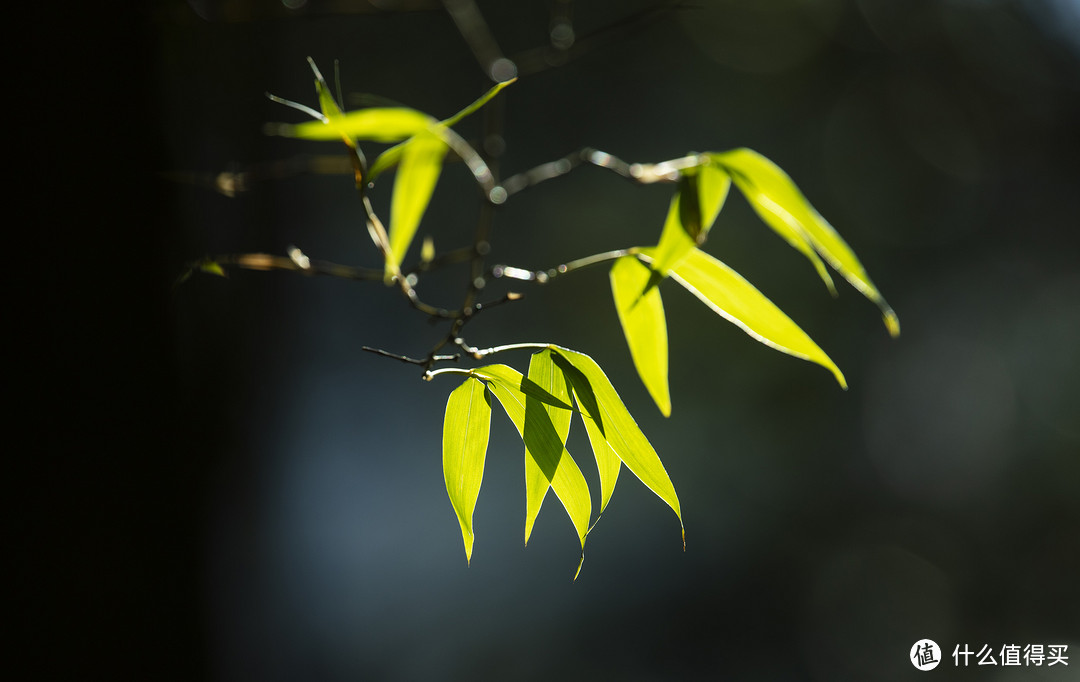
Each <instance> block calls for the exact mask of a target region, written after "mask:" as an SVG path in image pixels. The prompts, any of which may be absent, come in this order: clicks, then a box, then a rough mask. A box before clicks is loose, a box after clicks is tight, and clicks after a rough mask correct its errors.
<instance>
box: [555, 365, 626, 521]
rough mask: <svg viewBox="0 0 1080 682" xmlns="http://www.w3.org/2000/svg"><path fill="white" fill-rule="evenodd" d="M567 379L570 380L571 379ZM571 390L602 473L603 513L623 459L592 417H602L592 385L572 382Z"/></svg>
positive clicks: (597, 467)
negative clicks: (613, 448)
mask: <svg viewBox="0 0 1080 682" xmlns="http://www.w3.org/2000/svg"><path fill="white" fill-rule="evenodd" d="M567 380H568V381H569V379H567ZM571 391H572V392H573V394H574V402H576V403H577V405H578V408H579V410H578V414H579V415H580V416H581V421H582V422H583V423H584V424H585V431H586V433H588V435H589V445H590V446H591V447H592V451H593V457H595V458H596V470H597V472H598V473H599V474H600V513H601V514H603V513H604V510H605V509H607V506H608V502H610V501H611V495H612V494H613V493H614V492H615V484H616V483H617V482H618V480H619V470H620V469H621V468H622V461H621V460H620V459H619V456H618V455H617V454H615V451H614V450H612V449H611V445H609V444H608V442H607V439H606V438H605V437H604V432H603V430H602V429H601V427H600V424H599V423H598V422H597V421H596V419H593V417H592V415H596V418H597V419H601V417H600V407H599V405H598V404H597V402H596V394H595V393H594V392H593V390H592V386H591V385H589V383H588V382H587V381H585V382H580V381H579V383H578V385H573V384H571ZM597 520H599V519H597ZM594 525H595V524H594Z"/></svg>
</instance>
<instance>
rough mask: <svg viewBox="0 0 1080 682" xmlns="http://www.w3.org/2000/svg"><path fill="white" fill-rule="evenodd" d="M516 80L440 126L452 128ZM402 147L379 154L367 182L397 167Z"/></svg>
mask: <svg viewBox="0 0 1080 682" xmlns="http://www.w3.org/2000/svg"><path fill="white" fill-rule="evenodd" d="M516 80H517V79H516V78H513V79H511V80H508V81H504V82H502V83H499V84H498V85H496V86H495V87H493V88H491V89H490V90H488V91H487V93H485V94H484V96H483V97H481V98H480V99H478V100H476V101H475V102H473V103H472V104H470V105H469V106H467V107H465V108H464V109H462V110H461V111H459V112H458V113H456V114H454V115H453V116H451V117H450V118H448V119H446V120H444V121H442V122H441V123H440V125H442V126H452V125H454V124H455V123H457V122H458V121H460V120H461V119H463V118H465V117H466V116H468V115H470V114H472V113H474V112H475V111H477V110H478V109H479V108H480V107H482V106H484V105H485V104H487V103H488V102H489V101H491V98H493V97H494V96H495V95H497V94H499V92H500V91H502V89H503V88H505V87H506V86H507V85H510V84H511V83H513V82H514V81H516ZM404 146H405V143H401V144H398V145H395V146H393V147H391V148H389V149H387V150H386V151H384V152H383V153H382V154H379V156H378V158H376V159H375V163H373V164H371V168H370V169H369V170H368V180H369V181H371V182H374V181H375V178H377V177H378V176H379V175H381V174H382V172H383V171H385V170H386V169H388V168H391V167H393V166H395V165H397V163H398V162H400V161H401V155H402V153H403V151H404Z"/></svg>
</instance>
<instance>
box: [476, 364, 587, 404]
mask: <svg viewBox="0 0 1080 682" xmlns="http://www.w3.org/2000/svg"><path fill="white" fill-rule="evenodd" d="M471 372H472V374H473V376H477V377H480V378H481V379H484V380H486V381H491V382H494V383H498V384H503V385H504V386H506V387H507V388H509V389H511V390H512V391H515V392H519V393H524V394H525V395H527V396H530V397H532V398H536V399H537V400H539V401H540V402H542V403H544V404H545V405H552V406H554V407H559V408H562V409H564V410H573V409H574V408H573V407H572V406H571V405H570V403H569V402H568V401H566V400H562V399H560V398H557V397H555V396H554V395H552V394H551V392H550V391H548V390H546V389H544V388H542V387H541V386H540V385H539V384H537V383H536V382H535V381H533V380H532V379H529V378H528V377H526V376H523V375H522V374H521V372H519V371H517V370H516V369H514V368H513V367H508V366H507V365H485V366H483V367H477V368H476V369H473V370H471Z"/></svg>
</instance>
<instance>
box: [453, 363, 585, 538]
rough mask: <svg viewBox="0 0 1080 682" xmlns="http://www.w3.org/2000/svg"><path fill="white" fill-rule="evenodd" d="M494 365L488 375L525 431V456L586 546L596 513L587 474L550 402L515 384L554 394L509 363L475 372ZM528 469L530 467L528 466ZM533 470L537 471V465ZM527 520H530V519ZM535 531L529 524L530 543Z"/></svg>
mask: <svg viewBox="0 0 1080 682" xmlns="http://www.w3.org/2000/svg"><path fill="white" fill-rule="evenodd" d="M493 367H495V368H499V369H498V371H497V372H495V373H490V374H488V377H498V378H491V379H490V380H489V381H490V383H489V384H488V387H489V388H490V389H491V392H492V393H493V394H494V395H495V397H496V398H498V400H499V402H500V403H501V404H502V406H503V409H504V410H505V411H506V414H507V416H509V417H510V421H512V422H513V423H514V426H515V427H517V430H518V433H519V434H521V440H522V441H523V442H524V444H525V457H526V458H527V459H532V460H533V461H534V462H535V464H536V466H537V467H538V469H539V470H540V471H541V472H542V473H543V476H544V478H545V479H546V480H547V483H548V484H549V485H550V486H551V488H552V490H554V491H555V495H556V496H557V497H558V498H559V501H560V502H562V505H563V507H564V508H565V509H566V513H567V514H568V515H569V516H570V521H571V522H572V523H573V524H574V529H575V530H576V531H577V534H578V539H579V541H580V542H581V546H582V548H584V547H585V534H586V533H587V532H588V529H589V517H590V516H591V514H592V499H591V498H590V496H589V484H588V483H586V482H585V477H584V476H583V475H582V474H581V469H579V468H578V465H577V462H575V461H574V458H573V457H571V456H570V453H569V452H567V451H566V446H565V444H564V443H563V441H562V439H560V437H559V433H558V431H557V430H556V428H555V426H554V424H552V422H551V418H550V417H549V416H548V413H547V411H546V410H545V409H544V407H545V405H547V404H550V403H548V402H546V401H542V400H541V399H540V398H538V397H537V396H536V393H537V391H535V390H531V389H530V392H529V393H526V392H524V391H522V390H518V389H516V388H514V384H515V383H516V384H517V385H518V386H528V385H529V384H531V385H532V386H535V387H536V388H537V389H539V391H543V392H544V393H547V395H549V396H550V395H551V394H550V393H548V392H547V391H545V390H544V389H542V388H540V387H539V386H538V385H537V384H536V383H535V382H534V381H532V380H529V379H524V377H522V376H521V374H520V373H518V372H516V371H515V370H513V369H511V368H509V367H506V366H505V365H493V366H489V367H483V368H480V369H479V370H474V372H473V374H474V376H481V377H483V376H484V374H483V373H482V371H481V370H491V369H492V368H493ZM507 370H509V372H508V371H507ZM510 372H513V373H514V374H517V379H516V380H515V379H513V378H512V377H511V378H510V380H509V381H508V380H507V375H508V374H509V373H510ZM485 378H487V377H485ZM526 382H527V383H526ZM552 400H554V401H558V399H557V398H554V397H552ZM563 404H566V403H565V402H564V403H563ZM567 407H569V405H567ZM527 471H530V470H529V469H527ZM531 471H534V472H535V469H532V470H531ZM526 485H530V482H529V481H526ZM526 520H527V521H528V519H526ZM531 532H532V526H531V525H528V524H527V525H526V528H525V543H526V544H528V542H529V536H530V534H531Z"/></svg>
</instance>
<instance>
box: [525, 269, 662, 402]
mask: <svg viewBox="0 0 1080 682" xmlns="http://www.w3.org/2000/svg"><path fill="white" fill-rule="evenodd" d="M653 277H654V273H653V271H652V270H651V269H650V268H648V267H647V266H645V265H644V264H642V262H641V261H639V260H638V259H637V258H636V257H634V256H623V257H622V258H620V259H618V260H617V261H615V265H614V266H613V267H612V268H611V293H612V296H613V297H614V299H615V310H616V311H617V312H618V313H619V322H621V323H622V328H623V334H625V335H626V343H627V345H628V346H630V356H631V357H632V358H633V359H634V367H636V368H637V372H638V375H639V376H640V377H641V381H642V382H643V383H644V384H645V388H647V389H648V390H649V395H651V396H652V398H653V400H654V401H656V406H657V407H659V408H660V412H662V413H663V414H664V416H665V417H668V416H670V415H671V394H670V392H669V389H668V341H667V323H666V322H665V320H664V303H663V301H662V300H661V298H660V289H659V288H657V286H656V282H655V281H654V280H653ZM530 375H531V372H530Z"/></svg>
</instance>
